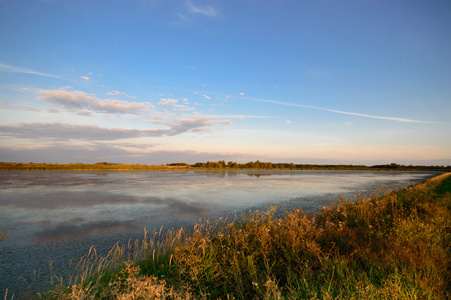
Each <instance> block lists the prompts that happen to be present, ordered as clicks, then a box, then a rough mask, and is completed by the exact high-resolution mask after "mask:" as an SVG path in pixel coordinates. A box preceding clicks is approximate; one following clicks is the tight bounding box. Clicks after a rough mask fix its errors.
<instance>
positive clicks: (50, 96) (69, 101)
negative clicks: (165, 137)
mask: <svg viewBox="0 0 451 300" xmlns="http://www.w3.org/2000/svg"><path fill="white" fill-rule="evenodd" d="M40 94H41V95H43V96H42V97H37V99H38V100H41V101H45V102H48V103H53V104H55V105H57V106H58V107H60V108H64V109H69V110H73V109H80V110H85V111H92V112H97V113H121V114H146V113H148V112H149V107H148V105H146V104H145V103H138V102H127V101H122V100H112V99H105V100H102V99H99V98H97V97H96V96H94V95H89V94H87V93H85V92H81V91H67V90H43V91H40Z"/></svg>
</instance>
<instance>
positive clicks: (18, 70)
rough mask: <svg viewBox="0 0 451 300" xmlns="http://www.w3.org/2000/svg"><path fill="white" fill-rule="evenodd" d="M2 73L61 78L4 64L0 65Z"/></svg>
mask: <svg viewBox="0 0 451 300" xmlns="http://www.w3.org/2000/svg"><path fill="white" fill-rule="evenodd" d="M0 72H10V73H24V74H34V75H40V76H47V77H54V78H61V76H57V75H52V74H46V73H41V72H37V71H34V70H30V69H27V68H21V67H15V66H10V65H5V64H2V63H0Z"/></svg>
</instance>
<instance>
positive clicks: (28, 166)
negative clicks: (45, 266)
mask: <svg viewBox="0 0 451 300" xmlns="http://www.w3.org/2000/svg"><path fill="white" fill-rule="evenodd" d="M0 170H112V171H114V170H361V171H365V170H366V171H375V170H377V171H442V172H449V171H451V166H412V165H409V166H404V165H399V164H396V163H391V164H385V165H374V166H365V165H315V164H294V163H271V162H260V161H258V160H257V161H255V162H248V163H236V162H232V161H229V162H227V163H226V162H225V161H223V160H222V161H217V162H210V161H208V162H206V163H202V162H199V163H195V164H192V165H189V164H186V163H170V164H166V165H146V164H121V163H109V162H98V163H95V164H83V163H73V164H46V163H32V162H30V163H10V162H0Z"/></svg>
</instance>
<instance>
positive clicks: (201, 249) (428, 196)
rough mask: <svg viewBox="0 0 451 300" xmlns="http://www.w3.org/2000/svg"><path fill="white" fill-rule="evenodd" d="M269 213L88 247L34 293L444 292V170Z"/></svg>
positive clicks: (419, 295) (252, 295)
mask: <svg viewBox="0 0 451 300" xmlns="http://www.w3.org/2000/svg"><path fill="white" fill-rule="evenodd" d="M274 213H275V208H274V207H270V208H268V209H267V211H264V212H259V211H254V212H249V213H247V214H243V215H242V216H240V217H237V218H235V219H234V220H224V219H220V220H216V221H214V222H211V221H205V222H203V223H200V224H198V225H196V226H195V227H194V228H193V230H190V232H189V233H188V232H187V231H186V230H184V229H180V230H175V231H174V230H172V231H168V232H167V233H166V234H162V233H161V231H160V232H155V233H154V234H153V235H152V236H151V237H150V238H147V237H146V238H145V239H144V240H143V241H139V242H138V241H137V242H136V243H135V244H129V245H124V246H120V245H117V246H116V247H115V248H114V249H112V251H111V252H110V253H109V254H108V255H107V256H104V257H101V256H98V255H97V254H96V253H95V252H94V250H92V251H90V253H89V254H88V255H87V256H86V257H84V258H83V259H82V260H81V261H80V263H79V264H78V265H77V266H76V267H74V271H75V273H74V275H72V277H71V278H70V279H66V281H65V280H61V281H62V282H63V283H64V284H58V285H56V286H55V288H54V289H53V290H51V291H48V292H47V293H46V294H45V295H42V298H47V299H99V298H102V299H152V298H153V299H155V298H157V299H449V298H451V285H450V282H451V272H450V266H451V246H450V245H451V173H448V174H444V175H440V176H438V177H435V178H433V179H430V180H428V181H426V182H424V183H422V184H418V185H415V186H412V187H409V188H406V189H403V190H400V191H391V192H389V193H387V194H385V195H382V196H381V195H378V194H377V193H375V194H374V195H373V196H371V197H368V198H362V197H359V196H356V198H355V199H354V200H351V201H344V200H343V199H342V200H340V201H339V203H337V204H335V205H331V206H328V207H324V208H322V209H321V211H319V212H318V213H316V214H313V215H310V214H306V213H304V212H303V211H302V210H300V209H298V210H295V211H290V212H286V214H285V215H284V216H282V217H278V218H276V217H274Z"/></svg>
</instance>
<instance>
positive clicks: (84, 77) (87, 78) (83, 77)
mask: <svg viewBox="0 0 451 300" xmlns="http://www.w3.org/2000/svg"><path fill="white" fill-rule="evenodd" d="M80 78H81V79H83V80H89V79H91V78H89V77H88V76H80Z"/></svg>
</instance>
